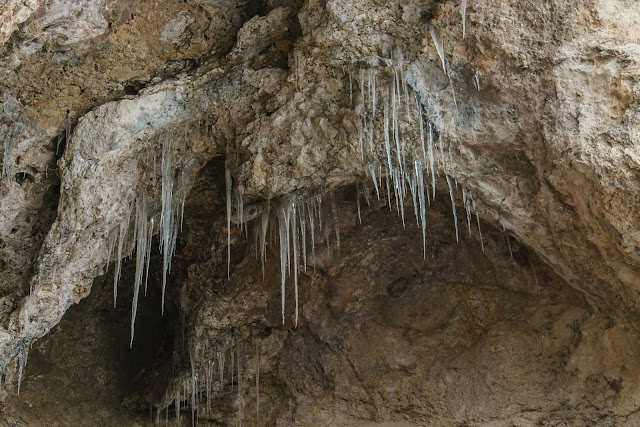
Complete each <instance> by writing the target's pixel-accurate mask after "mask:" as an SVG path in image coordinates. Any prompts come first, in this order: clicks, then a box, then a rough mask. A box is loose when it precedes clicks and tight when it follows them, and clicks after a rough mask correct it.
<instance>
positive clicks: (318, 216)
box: [226, 171, 340, 326]
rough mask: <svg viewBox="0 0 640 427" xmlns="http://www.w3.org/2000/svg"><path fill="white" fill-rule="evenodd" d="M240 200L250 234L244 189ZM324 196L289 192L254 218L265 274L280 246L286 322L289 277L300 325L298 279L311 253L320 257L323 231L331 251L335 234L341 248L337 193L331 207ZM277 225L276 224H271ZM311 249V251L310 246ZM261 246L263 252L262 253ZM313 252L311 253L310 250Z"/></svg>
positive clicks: (229, 214) (229, 203)
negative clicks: (318, 249) (273, 251)
mask: <svg viewBox="0 0 640 427" xmlns="http://www.w3.org/2000/svg"><path fill="white" fill-rule="evenodd" d="M226 176H227V183H228V184H227V230H230V228H231V217H232V213H233V209H232V205H233V198H234V193H233V191H232V185H231V184H230V174H229V172H228V171H227V173H226ZM236 193H238V194H237V195H236V196H235V197H236V199H237V210H236V213H237V217H238V219H239V222H240V227H241V228H242V227H244V230H245V231H246V232H247V233H248V224H247V223H246V222H245V220H244V213H243V211H244V201H243V195H242V194H241V193H240V192H236ZM324 199H325V197H323V195H313V196H303V195H301V194H288V195H285V196H282V197H280V198H278V199H274V200H266V201H265V202H263V203H262V206H261V209H260V214H259V215H258V217H257V218H256V219H255V220H254V221H253V223H254V227H253V228H254V235H255V249H256V257H257V256H259V257H260V260H261V263H262V273H263V276H264V268H265V261H266V256H267V246H270V247H275V246H276V242H277V245H278V246H279V254H280V280H281V296H282V301H281V303H282V324H283V325H284V324H285V323H286V317H285V314H286V313H285V302H286V301H285V290H286V280H287V277H290V276H291V275H293V286H294V295H295V309H294V325H295V326H297V325H298V317H299V306H298V295H299V293H298V279H299V275H300V268H302V269H304V270H305V271H306V270H307V263H308V259H309V255H310V256H311V259H312V260H315V259H316V243H317V241H318V240H319V238H318V236H319V234H320V233H321V234H322V239H323V240H325V241H326V243H327V250H328V251H329V250H330V248H331V240H332V237H331V236H332V235H335V244H336V248H337V250H339V248H340V225H339V223H338V212H337V205H336V200H335V196H334V194H333V193H331V194H330V195H329V199H330V206H329V207H327V204H326V203H323V200H324ZM271 225H274V226H271ZM308 246H309V247H310V250H309V251H307V247H308ZM258 248H259V254H258ZM227 251H228V252H227V268H228V272H229V273H228V274H230V265H229V262H230V259H231V255H230V253H231V243H230V235H229V234H228V235H227ZM308 252H309V253H308Z"/></svg>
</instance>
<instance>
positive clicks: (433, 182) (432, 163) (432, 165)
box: [429, 123, 436, 200]
mask: <svg viewBox="0 0 640 427" xmlns="http://www.w3.org/2000/svg"><path fill="white" fill-rule="evenodd" d="M429 167H430V168H431V189H432V194H433V200H435V199H436V170H435V158H434V155H433V126H432V125H431V123H429Z"/></svg>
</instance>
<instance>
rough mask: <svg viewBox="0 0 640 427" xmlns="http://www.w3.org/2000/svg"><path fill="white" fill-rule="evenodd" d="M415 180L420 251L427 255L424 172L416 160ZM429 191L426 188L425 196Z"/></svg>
mask: <svg viewBox="0 0 640 427" xmlns="http://www.w3.org/2000/svg"><path fill="white" fill-rule="evenodd" d="M416 181H417V182H418V203H419V204H420V221H421V223H422V252H423V257H424V258H426V257H427V206H426V204H425V201H424V193H425V189H424V173H423V172H422V165H421V164H420V163H418V162H417V161H416ZM428 195H429V191H428V190H427V196H428Z"/></svg>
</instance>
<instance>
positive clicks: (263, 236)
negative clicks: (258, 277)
mask: <svg viewBox="0 0 640 427" xmlns="http://www.w3.org/2000/svg"><path fill="white" fill-rule="evenodd" d="M270 204H271V202H270V201H269V200H267V201H266V202H265V203H264V204H263V205H262V215H261V216H260V225H261V230H260V260H261V261H262V278H263V279H264V263H265V256H266V255H265V253H266V246H267V229H268V228H269V208H270V206H269V205H270Z"/></svg>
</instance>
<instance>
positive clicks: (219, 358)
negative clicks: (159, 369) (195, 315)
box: [155, 340, 260, 425]
mask: <svg viewBox="0 0 640 427" xmlns="http://www.w3.org/2000/svg"><path fill="white" fill-rule="evenodd" d="M253 347H254V348H253V359H254V361H255V368H254V370H255V372H254V376H255V383H254V384H255V389H256V400H255V413H256V417H259V416H260V345H259V341H258V340H254V344H253ZM248 352H249V353H251V349H249V350H248V351H247V346H246V345H245V343H244V342H237V343H236V344H232V345H230V346H229V347H227V348H225V349H222V350H220V351H215V352H210V351H208V350H207V349H206V348H204V347H203V348H202V354H201V355H200V357H199V358H198V359H199V360H200V361H201V362H200V363H197V362H196V358H195V357H194V353H193V352H191V353H190V363H191V373H190V374H189V375H187V376H185V377H184V378H182V380H181V381H180V382H179V384H178V385H177V386H176V387H175V389H174V390H173V391H172V392H171V393H172V395H171V396H165V399H163V400H164V401H165V402H167V403H168V404H167V405H166V406H164V407H157V408H156V420H155V422H156V425H161V418H162V416H164V422H165V425H168V422H169V406H170V405H169V403H171V402H172V403H173V406H174V411H175V419H176V421H179V420H180V414H181V412H182V411H183V409H184V408H190V409H191V423H192V425H195V422H196V420H197V419H199V418H209V419H210V418H212V417H213V400H214V397H215V396H216V394H218V395H222V394H224V393H233V392H234V386H235V392H236V393H237V399H236V404H237V411H238V412H237V420H238V424H239V425H242V420H243V415H244V405H245V402H244V391H245V389H244V387H245V382H246V381H247V378H246V373H245V372H244V367H245V357H246V356H247V353H248ZM207 354H210V356H209V357H207Z"/></svg>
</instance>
